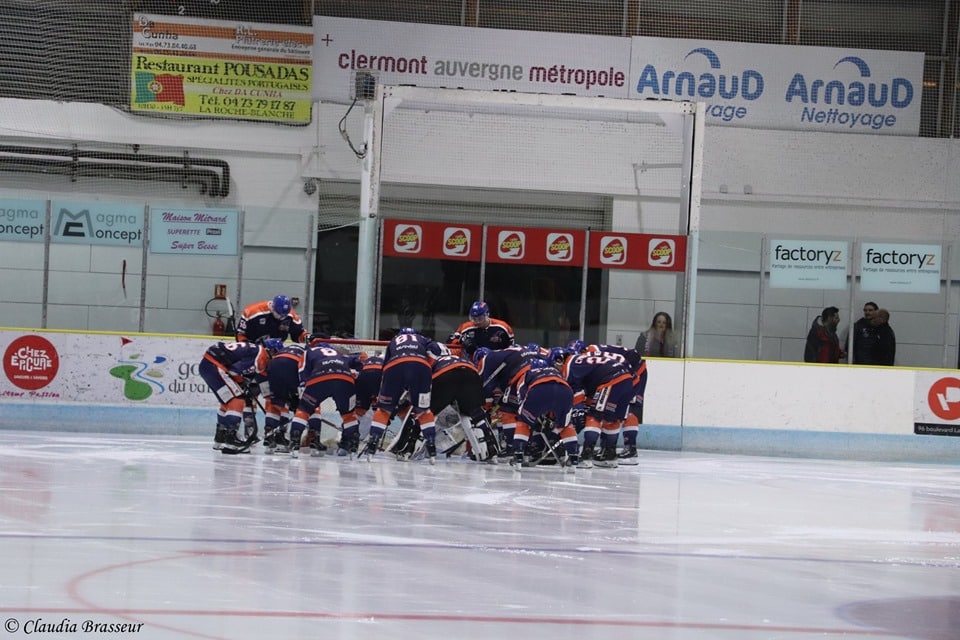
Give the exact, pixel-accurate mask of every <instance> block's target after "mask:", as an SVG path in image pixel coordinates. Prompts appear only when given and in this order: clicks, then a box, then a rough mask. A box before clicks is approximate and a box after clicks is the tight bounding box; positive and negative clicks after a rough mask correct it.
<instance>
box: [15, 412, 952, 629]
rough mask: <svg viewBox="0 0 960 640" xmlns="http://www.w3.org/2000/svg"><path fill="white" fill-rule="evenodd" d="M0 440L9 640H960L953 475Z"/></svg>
mask: <svg viewBox="0 0 960 640" xmlns="http://www.w3.org/2000/svg"><path fill="white" fill-rule="evenodd" d="M0 440H2V443H3V446H2V447H0V538H2V546H0V608H2V614H3V615H2V619H3V620H4V627H5V633H4V634H2V637H7V638H26V637H33V638H94V637H96V638H105V637H111V638H119V637H123V638H138V639H146V638H163V639H166V638H223V639H228V640H238V639H245V638H257V639H261V638H264V639H266V638H270V639H287V638H323V639H331V638H357V639H371V640H373V639H376V640H386V639H390V638H409V639H418V640H421V639H426V638H444V639H447V638H449V639H452V640H470V639H475V638H491V639H503V638H522V639H523V640H537V639H541V638H543V639H548V640H566V639H570V640H582V639H583V638H610V639H621V638H639V639H650V640H692V639H695V638H696V639H700V638H709V639H718V640H760V639H786V640H799V639H806V638H848V639H849V638H854V639H855V638H916V639H919V640H956V639H957V638H960V465H958V466H938V465H907V464H878V463H867V462H843V461H825V460H796V459H787V458H759V457H745V456H729V455H709V454H696V453H673V452H661V451H643V452H641V464H640V466H638V467H621V468H619V469H616V470H609V469H592V470H578V471H568V472H564V471H563V470H562V469H558V468H556V467H548V468H536V469H531V470H524V471H522V472H517V471H514V470H513V469H512V468H511V467H510V466H509V465H506V464H501V465H483V464H478V463H475V462H470V461H467V460H462V459H459V458H451V459H441V460H439V461H438V463H437V464H436V465H435V466H430V465H428V464H426V463H425V462H422V461H420V462H398V461H396V460H393V459H391V458H390V456H387V455H383V454H381V456H380V457H379V459H374V460H373V461H372V462H369V463H362V462H358V461H355V460H348V459H345V458H336V457H332V456H328V457H323V458H308V457H305V458H301V459H299V460H292V459H291V458H290V457H289V456H279V455H278V456H266V455H264V454H263V449H262V448H260V447H257V448H256V449H255V450H254V452H253V453H252V454H251V455H245V456H226V455H222V454H221V453H219V452H217V451H213V450H212V449H211V448H210V444H211V441H212V437H211V438H209V439H196V438H162V437H139V436H129V437H119V436H115V435H110V436H97V435H78V434H63V433H56V434H40V433H30V432H21V431H0ZM94 624H99V625H114V627H112V629H113V630H112V631H110V630H105V629H109V628H104V627H101V628H96V627H92V626H91V625H94ZM120 625H129V626H128V627H127V628H124V627H121V626H120ZM131 629H132V630H131ZM60 630H62V632H61V631H60Z"/></svg>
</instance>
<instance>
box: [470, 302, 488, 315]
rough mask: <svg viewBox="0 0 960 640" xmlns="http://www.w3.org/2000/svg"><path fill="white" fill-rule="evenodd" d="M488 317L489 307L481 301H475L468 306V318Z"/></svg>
mask: <svg viewBox="0 0 960 640" xmlns="http://www.w3.org/2000/svg"><path fill="white" fill-rule="evenodd" d="M488 315H490V305H488V304H487V303H486V302H484V301H483V300H477V301H476V302H474V303H473V304H472V305H470V318H471V319H474V318H482V317H483V316H488Z"/></svg>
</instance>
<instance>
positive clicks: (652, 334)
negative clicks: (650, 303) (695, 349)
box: [634, 311, 680, 358]
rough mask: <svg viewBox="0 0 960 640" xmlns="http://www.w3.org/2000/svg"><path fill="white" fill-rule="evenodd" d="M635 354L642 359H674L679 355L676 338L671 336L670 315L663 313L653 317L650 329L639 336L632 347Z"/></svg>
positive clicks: (671, 324)
mask: <svg viewBox="0 0 960 640" xmlns="http://www.w3.org/2000/svg"><path fill="white" fill-rule="evenodd" d="M634 349H636V351H637V353H639V354H640V355H642V356H643V357H644V358H646V357H648V356H653V357H655V358H676V357H677V356H679V355H680V353H679V351H680V350H679V348H678V347H677V341H676V338H675V337H674V335H673V320H672V319H671V318H670V314H669V313H666V312H664V311H659V312H657V314H656V315H654V316H653V322H651V323H650V328H649V329H647V330H646V331H644V332H643V333H641V334H640V337H639V338H637V344H636V345H635V346H634Z"/></svg>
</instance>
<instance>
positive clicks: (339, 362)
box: [300, 347, 354, 385]
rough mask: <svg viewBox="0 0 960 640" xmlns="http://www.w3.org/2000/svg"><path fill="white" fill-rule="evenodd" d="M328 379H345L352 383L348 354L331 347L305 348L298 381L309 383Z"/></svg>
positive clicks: (352, 375) (352, 376) (352, 374)
mask: <svg viewBox="0 0 960 640" xmlns="http://www.w3.org/2000/svg"><path fill="white" fill-rule="evenodd" d="M328 380H345V381H349V382H350V384H354V373H353V369H352V368H351V367H350V356H347V355H344V354H342V353H340V352H339V351H337V350H336V349H333V348H332V347H311V348H309V349H307V351H306V354H305V355H304V358H303V366H302V367H301V369H300V381H301V382H303V384H306V385H311V384H317V383H319V382H325V381H328Z"/></svg>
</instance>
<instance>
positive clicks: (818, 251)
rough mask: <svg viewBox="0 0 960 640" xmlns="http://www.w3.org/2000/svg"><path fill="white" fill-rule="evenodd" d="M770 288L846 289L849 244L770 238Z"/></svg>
mask: <svg viewBox="0 0 960 640" xmlns="http://www.w3.org/2000/svg"><path fill="white" fill-rule="evenodd" d="M768 261H769V262H768V263H769V265H770V287H771V288H774V289H846V288H847V271H848V269H849V265H850V247H849V245H848V244H847V243H846V242H842V241H834V240H771V241H770V252H769V258H768Z"/></svg>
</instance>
